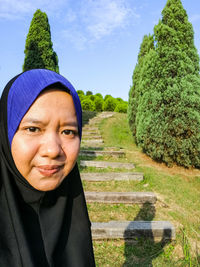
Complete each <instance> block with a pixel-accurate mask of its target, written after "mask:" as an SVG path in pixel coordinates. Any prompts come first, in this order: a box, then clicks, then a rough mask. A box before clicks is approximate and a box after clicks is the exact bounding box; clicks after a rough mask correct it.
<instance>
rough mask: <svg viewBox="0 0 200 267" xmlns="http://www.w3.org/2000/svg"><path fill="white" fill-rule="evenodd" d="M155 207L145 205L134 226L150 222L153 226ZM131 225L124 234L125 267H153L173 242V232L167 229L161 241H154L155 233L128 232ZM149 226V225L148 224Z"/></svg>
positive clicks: (135, 219) (149, 204)
mask: <svg viewBox="0 0 200 267" xmlns="http://www.w3.org/2000/svg"><path fill="white" fill-rule="evenodd" d="M155 211H156V210H155V207H154V206H153V205H152V204H151V203H148V202H146V203H144V204H143V206H142V208H141V209H140V211H139V213H138V214H137V216H136V217H135V218H134V221H133V222H131V223H132V225H133V224H135V223H137V221H148V222H149V224H150V225H152V222H151V221H153V218H154V217H155ZM131 223H130V225H129V227H128V228H127V230H126V231H125V233H124V237H125V248H124V255H125V258H126V260H125V262H124V264H123V267H151V266H153V265H152V262H153V260H154V259H155V258H157V257H158V256H159V255H160V254H162V253H163V251H164V247H165V246H166V245H167V244H169V243H170V242H171V236H172V233H171V230H170V229H166V230H164V232H163V236H162V238H161V240H160V241H158V242H156V241H155V240H154V234H153V231H145V230H144V231H143V232H142V233H141V230H140V231H135V233H132V234H130V231H129V230H128V229H129V228H130V226H131ZM147 224H148V223H147ZM128 237H129V238H128ZM166 237H167V238H166Z"/></svg>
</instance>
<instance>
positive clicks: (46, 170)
mask: <svg viewBox="0 0 200 267" xmlns="http://www.w3.org/2000/svg"><path fill="white" fill-rule="evenodd" d="M61 168H63V165H42V166H38V167H37V169H38V171H39V172H40V173H41V174H42V175H43V176H47V177H49V176H52V175H53V174H55V173H57V172H59V171H60V169H61Z"/></svg>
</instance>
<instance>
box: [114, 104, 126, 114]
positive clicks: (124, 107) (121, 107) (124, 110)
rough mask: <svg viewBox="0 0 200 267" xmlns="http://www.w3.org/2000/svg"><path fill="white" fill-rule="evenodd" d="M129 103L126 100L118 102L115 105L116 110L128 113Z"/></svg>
mask: <svg viewBox="0 0 200 267" xmlns="http://www.w3.org/2000/svg"><path fill="white" fill-rule="evenodd" d="M127 107H128V104H127V103H126V102H123V103H118V104H117V105H116V107H115V110H114V111H115V112H120V113H126V112H127Z"/></svg>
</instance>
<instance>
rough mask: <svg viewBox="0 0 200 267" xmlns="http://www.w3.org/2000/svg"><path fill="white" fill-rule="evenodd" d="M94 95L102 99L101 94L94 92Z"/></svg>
mask: <svg viewBox="0 0 200 267" xmlns="http://www.w3.org/2000/svg"><path fill="white" fill-rule="evenodd" d="M95 96H98V97H100V98H102V99H103V96H102V94H100V93H97V94H95Z"/></svg>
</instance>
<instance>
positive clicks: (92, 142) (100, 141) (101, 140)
mask: <svg viewBox="0 0 200 267" xmlns="http://www.w3.org/2000/svg"><path fill="white" fill-rule="evenodd" d="M82 143H89V144H90V143H91V144H103V139H87V140H85V139H84V140H82Z"/></svg>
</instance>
